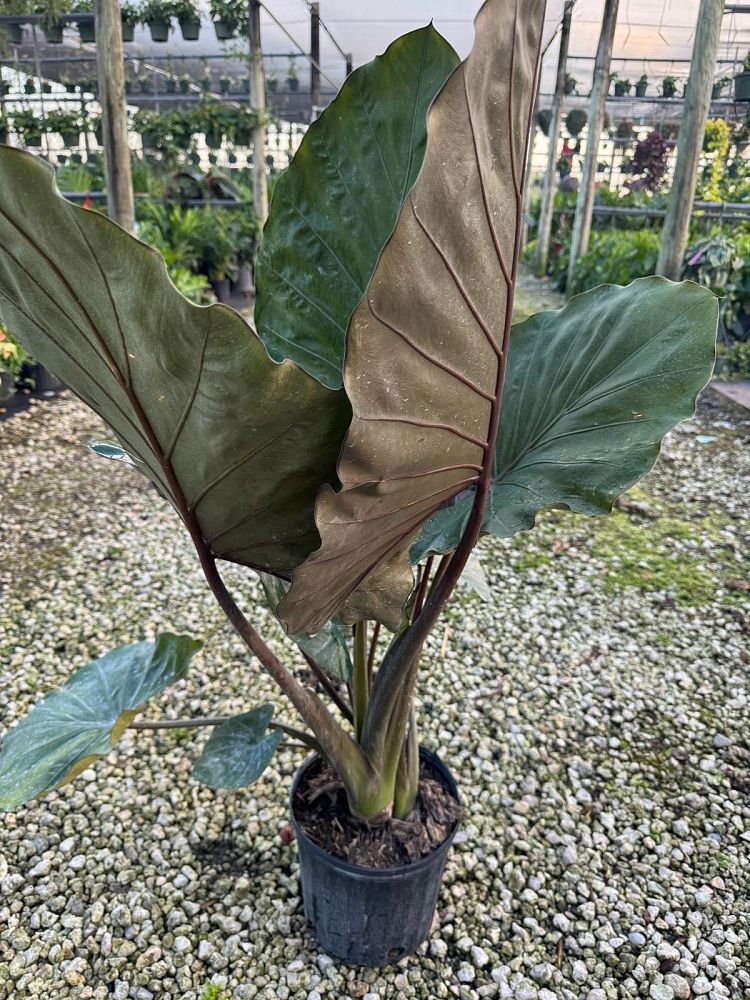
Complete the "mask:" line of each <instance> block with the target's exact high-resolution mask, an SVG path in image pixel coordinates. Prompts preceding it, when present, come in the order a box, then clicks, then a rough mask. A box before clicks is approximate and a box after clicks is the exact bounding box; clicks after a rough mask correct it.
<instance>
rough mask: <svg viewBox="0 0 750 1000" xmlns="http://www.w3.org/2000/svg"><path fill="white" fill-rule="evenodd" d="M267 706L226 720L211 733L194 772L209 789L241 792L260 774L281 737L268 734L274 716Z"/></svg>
mask: <svg viewBox="0 0 750 1000" xmlns="http://www.w3.org/2000/svg"><path fill="white" fill-rule="evenodd" d="M273 708H274V707H273V705H272V704H270V703H267V704H265V705H259V706H258V707H257V708H253V709H251V711H249V712H243V713H242V715H236V716H234V718H232V719H227V721H226V722H222V724H221V725H220V726H217V728H216V729H215V730H214V732H213V733H212V734H211V737H210V738H209V740H208V742H207V743H206V745H205V747H204V748H203V753H202V754H201V756H200V757H199V758H198V760H197V761H196V763H195V767H194V768H193V777H194V778H195V779H196V781H202V782H203V784H204V785H208V787H209V788H217V789H218V788H244V787H245V786H246V785H251V784H252V783H253V782H254V781H257V780H258V778H259V777H260V776H261V774H263V772H264V771H265V769H266V768H267V767H268V765H269V764H270V762H271V758H272V757H273V755H274V753H275V752H276V748H277V747H278V745H279V743H281V740H282V739H283V736H284V734H283V733H282V732H280V731H279V730H272V731H271V732H267V729H268V724H269V723H270V721H271V717H272V716H273Z"/></svg>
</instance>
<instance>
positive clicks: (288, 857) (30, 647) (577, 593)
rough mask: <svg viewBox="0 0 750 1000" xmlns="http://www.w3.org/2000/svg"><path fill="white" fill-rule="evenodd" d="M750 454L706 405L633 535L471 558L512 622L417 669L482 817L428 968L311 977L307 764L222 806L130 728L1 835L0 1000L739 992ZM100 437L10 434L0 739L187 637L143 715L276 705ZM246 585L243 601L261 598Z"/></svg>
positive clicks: (176, 743) (749, 775) (144, 489)
mask: <svg viewBox="0 0 750 1000" xmlns="http://www.w3.org/2000/svg"><path fill="white" fill-rule="evenodd" d="M749 432H750V425H749V424H748V423H747V422H745V423H744V424H743V423H742V422H741V420H740V419H738V417H737V415H736V414H730V413H729V412H728V411H725V410H724V409H722V408H716V407H715V406H714V407H711V408H709V409H707V410H705V411H704V413H703V415H702V416H701V417H700V418H699V419H697V420H694V421H691V422H689V423H688V424H687V425H683V427H682V428H680V429H679V430H678V432H676V433H674V434H673V435H671V436H670V438H669V440H668V443H667V447H666V449H665V454H664V456H663V458H662V460H661V462H660V465H659V468H658V470H657V471H656V472H655V473H654V474H653V475H652V476H651V477H649V480H648V482H647V483H646V484H645V487H644V490H643V491H640V492H637V493H636V494H635V495H634V497H633V498H632V501H633V505H634V506H633V508H632V510H631V512H630V513H619V514H617V515H615V517H614V518H613V519H612V520H610V521H609V523H608V524H605V523H604V522H596V523H595V522H593V521H590V520H585V519H583V518H576V517H572V516H570V515H564V514H559V513H557V514H550V515H547V516H545V517H543V518H542V519H541V525H540V527H539V528H538V529H537V530H536V531H535V532H534V534H533V535H531V536H527V537H525V538H520V539H515V540H513V541H508V542H497V541H488V542H484V543H483V544H482V552H483V560H484V563H485V566H486V568H487V571H488V573H489V576H490V578H491V581H492V583H493V585H494V591H495V594H496V600H495V602H494V604H493V605H488V604H482V603H480V602H479V601H478V599H476V598H474V597H472V596H469V595H468V594H462V595H461V597H460V600H459V601H458V602H457V603H456V604H455V606H454V607H453V608H452V610H451V612H450V615H449V626H450V631H449V634H448V638H447V647H446V654H445V657H444V658H441V656H440V650H441V647H442V645H443V641H444V634H443V631H442V630H441V631H440V632H439V633H438V634H437V635H436V636H435V637H434V638H433V640H431V644H430V649H429V651H428V653H427V655H426V657H425V665H424V668H423V672H422V673H423V677H422V688H421V704H420V711H421V716H422V727H423V728H422V735H423V739H424V741H425V742H426V744H427V745H429V746H433V747H435V748H436V749H438V750H439V752H440V753H441V754H442V755H443V756H444V758H445V759H446V760H447V761H448V762H449V764H450V765H451V767H452V768H453V769H454V771H455V773H456V775H457V777H458V779H459V781H460V783H461V787H462V789H463V792H464V800H465V805H466V813H467V816H466V821H465V825H464V827H463V829H462V831H461V834H460V836H459V837H458V838H457V841H458V842H457V844H456V847H455V848H454V850H453V853H452V856H451V861H450V863H449V867H448V870H447V875H446V880H445V885H444V890H443V893H442V896H441V900H440V906H439V913H438V917H437V920H436V924H435V929H434V933H433V936H432V939H431V940H430V942H429V943H428V944H426V945H425V946H424V947H423V949H422V952H421V954H419V955H418V956H415V957H414V958H412V959H408V960H405V961H404V962H403V963H402V964H401V965H399V966H397V967H392V968H389V969H387V970H382V971H366V970H359V969H347V968H345V967H343V966H341V965H340V964H339V963H337V962H335V961H334V960H332V959H330V958H329V957H328V956H326V955H322V954H320V952H319V950H318V948H317V946H316V943H315V939H314V937H313V936H312V934H311V933H310V931H309V930H308V928H307V927H306V925H305V922H304V919H303V916H302V912H301V907H300V900H299V894H298V883H297V865H296V854H295V849H294V845H291V846H288V845H286V844H285V843H284V842H283V840H282V838H281V837H280V836H279V830H280V828H281V827H282V826H283V825H284V824H285V822H286V793H287V787H288V784H289V780H290V778H291V775H292V773H293V771H294V769H295V767H296V765H297V763H298V761H299V756H298V754H296V753H294V752H291V751H285V752H282V753H280V754H279V755H278V756H277V758H276V760H275V762H274V764H273V765H272V767H271V769H270V771H269V772H268V774H267V776H266V777H265V779H263V780H262V781H261V782H259V783H258V785H256V786H255V787H253V788H251V789H249V790H247V792H245V793H241V794H229V793H214V792H211V791H210V790H208V789H206V788H203V787H201V786H199V785H197V784H196V783H195V782H193V781H192V780H191V778H190V777H189V771H190V766H191V760H192V759H193V758H194V757H195V755H196V753H197V749H198V747H199V746H200V744H201V743H202V741H203V739H205V736H204V735H198V736H196V735H194V734H193V735H186V734H185V733H180V732H171V733H168V734H163V735H155V736H154V735H150V734H146V733H138V734H136V733H128V734H126V736H125V737H124V739H123V740H122V742H121V743H120V744H119V745H118V747H117V748H116V750H115V751H113V753H112V754H111V755H110V756H109V758H108V759H107V760H106V761H104V762H100V763H99V764H97V765H95V766H93V767H92V768H90V769H89V770H87V771H85V772H84V773H83V774H82V775H81V777H80V778H79V779H78V780H77V781H76V782H75V783H74V784H72V785H70V786H68V787H66V788H64V789H62V790H61V791H59V792H57V793H55V794H53V795H50V796H49V797H48V798H47V799H46V800H44V801H43V802H38V803H33V804H31V805H30V806H28V807H26V808H24V809H21V810H19V811H18V812H16V813H14V814H9V815H7V816H5V817H4V819H3V823H2V826H1V827H0V1000H8V998H10V997H11V996H13V997H14V998H15V997H24V998H25V997H38V998H40V1000H67V998H76V1000H87V998H96V1000H107V998H109V997H115V998H122V1000H125V998H133V1000H150V998H152V997H154V998H174V1000H177V998H179V1000H197V998H201V997H203V995H204V990H205V988H206V986H207V985H208V984H210V983H214V984H216V985H217V986H218V987H219V990H220V993H219V994H218V995H222V996H223V997H225V998H230V997H231V998H233V1000H234V998H237V1000H245V998H252V997H259V998H281V1000H283V998H295V1000H297V998H299V1000H319V998H329V1000H330V998H338V997H366V998H368V1000H373V998H375V997H383V998H398V1000H400V998H405V997H421V998H430V1000H432V998H435V997H458V998H466V1000H473V998H478V997H503V998H511V1000H555V998H558V1000H560V998H563V1000H574V998H576V1000H579V998H580V1000H617V998H627V997H644V998H649V1000H671V998H677V1000H682V998H684V1000H687V998H689V997H691V996H701V997H707V998H708V1000H724V998H730V1000H735V998H742V997H745V996H750V936H749V935H750V926H749V924H750V919H749V917H748V911H749V910H750V904H749V903H748V891H747V887H748V885H749V884H750V863H749V861H748V855H749V852H750V804H749V802H748V793H749V792H750V745H749V743H748V732H749V731H750V677H749V674H750V671H749V669H748V664H749V663H750V642H749V639H748V631H749V630H750V613H749V611H748V600H747V598H748V594H747V593H746V592H743V591H741V590H735V589H731V586H730V587H728V586H727V583H728V581H731V580H733V579H747V576H748V568H747V567H748V545H747V543H748V520H747V498H748V493H747V487H748V474H749V473H750V459H749V457H748V434H749ZM101 436H102V431H101V428H100V427H99V426H98V424H97V421H96V419H95V418H93V417H92V416H91V415H90V414H89V413H88V411H87V410H86V409H85V408H84V407H83V406H82V405H81V404H79V403H77V402H75V401H74V400H72V399H70V398H62V399H60V400H58V401H55V402H51V403H45V404H43V405H40V406H37V407H35V408H34V409H32V411H30V412H29V413H28V414H22V415H20V416H18V417H15V418H14V419H13V420H11V421H8V422H7V423H3V424H0V454H1V455H2V462H0V494H1V495H2V505H1V506H0V511H1V512H2V513H1V516H2V531H3V538H4V542H5V545H4V551H3V554H4V558H3V560H2V566H1V567H0V587H1V588H2V599H1V601H0V728H1V729H5V728H7V727H8V726H9V725H10V724H12V723H13V721H14V720H15V719H17V718H18V717H20V716H21V715H22V714H24V713H25V712H26V711H27V709H28V707H29V706H30V705H31V704H32V702H33V700H34V698H35V697H36V695H37V694H38V693H39V692H40V691H44V690H47V689H48V688H50V687H52V686H54V685H57V684H59V683H60V682H61V681H62V680H63V679H64V678H65V677H66V676H67V675H68V674H69V672H70V671H71V669H72V668H73V667H75V666H77V665H80V664H81V663H83V662H84V661H85V660H86V659H87V658H89V657H91V656H95V655H98V654H101V653H102V652H104V651H105V650H106V649H108V648H110V647H112V646H114V645H117V644H119V643H124V642H132V641H134V640H137V639H139V638H142V637H144V636H146V635H153V634H154V633H155V632H156V631H158V630H165V629H168V628H169V629H173V630H176V631H186V632H191V633H193V634H195V635H196V636H200V637H202V638H203V639H204V640H205V641H206V650H205V652H204V653H203V654H202V655H201V656H200V658H199V659H198V660H197V661H196V665H195V668H194V670H193V673H192V677H191V678H190V680H189V682H187V683H184V684H182V685H179V686H178V687H177V688H176V689H175V690H174V692H173V693H172V695H171V696H170V697H166V698H163V699H162V700H161V702H160V704H158V705H154V706H152V708H151V715H152V716H157V715H158V714H160V713H161V712H162V711H164V712H168V713H169V714H171V715H177V714H180V715H192V714H213V713H223V712H226V711H232V710H239V709H241V708H243V707H249V705H250V704H251V703H252V701H255V700H261V699H263V698H266V697H268V696H269V695H270V696H272V697H274V696H275V693H274V692H273V690H272V688H271V685H270V684H269V683H268V682H266V680H265V679H264V677H263V676H262V675H261V674H260V671H259V669H258V667H257V664H255V663H252V662H249V661H248V659H247V658H246V657H245V656H244V653H243V651H242V648H241V646H240V644H239V643H238V642H237V641H235V639H234V638H233V636H232V634H231V633H230V631H229V629H228V627H227V626H226V625H225V624H224V622H223V621H222V619H221V616H220V614H219V613H218V612H217V611H216V610H215V609H214V608H213V606H212V603H211V599H210V597H209V595H208V594H207V591H206V589H205V587H204V586H203V584H202V581H201V577H200V574H199V570H198V568H197V565H196V560H195V559H194V557H193V555H192V552H191V550H190V547H189V544H188V542H187V539H186V537H185V535H184V533H183V532H182V531H181V530H180V528H179V526H178V524H177V519H176V516H175V515H174V514H173V512H172V511H171V510H170V509H168V508H167V507H166V506H165V504H164V503H163V502H162V501H160V500H159V499H158V498H157V497H156V495H155V494H154V492H153V491H152V490H151V489H150V488H149V487H148V486H147V485H146V484H145V483H144V482H143V481H142V480H141V479H140V478H139V477H138V476H137V475H136V474H135V473H134V472H133V471H132V470H129V469H127V468H124V467H122V466H118V465H116V464H112V463H110V464H107V463H103V462H102V461H101V460H98V459H96V458H95V457H94V456H92V455H90V454H88V453H87V452H86V450H85V449H84V448H83V447H82V442H83V441H85V440H87V439H89V438H91V437H101ZM701 436H704V437H707V438H714V439H715V440H710V441H705V440H699V437H701ZM649 515H653V517H650V516H649ZM634 574H635V578H636V579H637V577H638V575H639V574H640V576H641V578H642V583H643V585H644V586H643V587H640V588H639V587H634V586H632V585H631V584H632V582H633V579H634ZM228 577H229V579H230V581H231V582H232V584H233V586H235V587H236V588H237V589H238V590H239V592H240V594H241V596H242V597H243V600H244V601H245V602H247V603H250V602H251V601H252V599H253V596H254V594H255V584H254V583H253V581H252V579H251V574H249V573H243V572H242V571H240V570H238V569H236V568H230V570H229V571H228ZM253 617H254V618H255V619H256V620H260V621H261V623H262V624H263V625H264V627H266V628H267V627H268V617H267V615H265V614H263V613H259V614H254V615H253ZM275 641H278V642H279V643H280V639H279V637H278V633H276V640H275ZM248 692H252V694H251V695H249V694H248ZM276 698H277V701H278V702H279V703H280V702H281V698H280V697H278V696H276ZM248 699H250V700H248ZM288 717H290V718H291V715H288ZM206 996H207V997H211V993H210V992H209V993H208V994H206ZM214 1000H215V998H214Z"/></svg>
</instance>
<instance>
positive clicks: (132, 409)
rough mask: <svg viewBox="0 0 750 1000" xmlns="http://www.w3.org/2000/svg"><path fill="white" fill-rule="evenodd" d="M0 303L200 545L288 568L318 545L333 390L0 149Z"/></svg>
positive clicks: (339, 399)
mask: <svg viewBox="0 0 750 1000" xmlns="http://www.w3.org/2000/svg"><path fill="white" fill-rule="evenodd" d="M0 315H2V317H3V319H4V320H5V321H6V322H7V324H8V325H9V326H10V328H11V329H12V330H13V333H14V334H15V335H16V336H17V337H18V339H19V340H20V341H21V342H22V343H23V344H24V346H25V347H27V348H28V349H29V351H30V352H31V354H32V355H33V356H34V357H35V358H36V359H37V360H39V361H41V362H42V363H43V364H44V365H46V366H47V367H48V368H50V369H51V370H52V371H54V372H55V374H56V375H58V376H59V377H60V378H62V379H63V381H64V382H65V383H66V384H67V385H68V386H70V388H71V389H72V390H73V391H74V392H75V393H77V395H79V396H80V397H81V398H82V399H83V400H84V401H85V402H86V403H88V404H89V405H90V406H91V407H92V408H93V409H94V410H95V411H96V412H97V413H98V414H99V415H100V416H101V417H102V418H103V419H104V420H105V421H107V423H108V424H109V425H110V427H111V428H112V429H113V430H114V432H115V434H116V435H117V438H118V441H117V444H118V445H119V447H120V448H122V450H123V452H125V453H126V454H127V455H129V456H130V457H131V459H132V460H133V462H134V463H135V465H136V466H137V467H138V469H140V470H141V471H142V472H143V473H145V474H146V475H147V476H148V477H149V478H150V479H151V481H152V482H153V484H154V486H155V487H156V489H157V490H158V491H159V492H160V493H161V494H162V496H164V497H165V498H167V499H168V500H169V502H170V503H171V504H172V505H173V506H174V507H175V509H176V510H177V511H178V513H179V514H180V515H181V516H182V518H183V520H184V521H185V523H186V524H187V526H188V528H189V530H190V531H191V534H192V536H193V538H194V539H195V538H198V536H200V537H201V538H202V539H203V542H204V544H205V546H206V547H207V548H208V549H209V550H210V551H211V552H212V553H213V555H215V556H217V557H220V558H223V559H230V560H233V561H235V562H239V563H242V564H243V565H247V566H252V567H254V568H258V569H262V570H269V571H272V572H275V573H280V574H281V575H288V574H289V573H290V572H291V570H292V569H293V568H294V567H295V566H297V565H299V563H300V562H302V560H303V559H304V558H305V557H306V556H307V555H308V554H309V552H311V551H312V550H313V549H314V548H315V547H316V545H317V544H318V535H317V532H316V530H315V523H314V518H313V509H314V502H315V496H316V493H317V490H318V487H319V486H320V484H321V483H322V482H324V481H325V480H326V478H328V477H330V478H331V479H334V478H335V463H336V456H337V454H338V451H339V447H340V444H341V440H342V438H343V435H344V432H345V429H346V424H347V421H348V417H349V408H348V403H347V401H346V399H345V397H344V394H343V393H334V392H329V391H328V390H326V389H324V388H323V387H322V386H321V385H320V383H318V382H317V381H316V380H315V379H313V378H311V377H310V376H309V375H307V374H306V373H305V372H303V371H302V370H301V369H299V368H298V367H297V366H296V365H294V364H292V363H291V362H285V363H284V364H281V365H279V364H276V363H274V362H273V361H271V359H270V358H269V357H268V354H267V352H266V350H265V348H264V346H263V344H262V343H261V341H260V340H259V339H258V337H257V336H256V334H255V332H254V331H253V330H252V328H251V327H249V326H248V325H247V323H245V321H244V320H243V319H242V318H241V317H240V316H239V315H238V314H237V313H235V312H233V311H232V310H231V309H227V308H226V307H224V306H219V305H214V306H209V307H208V308H206V307H201V306H196V305H194V304H193V303H191V302H189V301H188V300H187V299H186V298H184V297H183V296H182V295H181V294H180V293H179V292H178V291H177V289H176V288H175V287H174V285H173V284H172V283H171V281H170V280H169V277H168V275H167V271H166V268H165V266H164V261H163V260H162V258H161V257H160V256H159V254H157V253H156V251H154V250H152V249H150V248H149V247H147V246H146V245H145V244H143V243H139V242H138V241H137V240H135V239H133V238H132V237H131V236H129V235H128V234H127V233H125V232H124V231H123V230H122V229H120V228H119V227H118V226H116V225H115V224H114V223H112V222H110V221H109V220H108V219H106V218H104V216H102V215H100V214H99V213H98V212H91V211H86V210H84V209H81V208H78V207H76V206H74V205H71V204H70V203H69V202H67V201H65V200H64V199H63V198H61V197H60V195H59V193H58V192H57V191H56V189H55V185H54V178H53V174H52V171H51V170H50V168H49V167H48V166H47V165H46V164H45V163H43V162H42V161H41V160H38V159H35V158H34V157H32V156H30V155H29V154H27V153H24V152H21V151H20V150H16V149H11V148H9V147H5V146H3V147H0ZM98 450H99V452H100V454H101V453H102V450H101V448H99V449H98ZM109 454H110V457H112V455H113V452H112V451H110V452H109Z"/></svg>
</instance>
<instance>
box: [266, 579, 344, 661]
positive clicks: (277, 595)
mask: <svg viewBox="0 0 750 1000" xmlns="http://www.w3.org/2000/svg"><path fill="white" fill-rule="evenodd" d="M259 575H260V582H261V584H262V586H263V590H264V592H265V595H266V602H267V604H268V607H269V608H270V609H271V611H272V612H273V613H274V615H275V614H276V608H277V607H278V605H279V601H280V600H281V599H282V597H283V596H284V594H286V592H287V591H288V590H289V584H288V583H287V581H286V580H280V579H279V578H278V577H277V576H271V575H270V573H260V574H259ZM279 624H281V626H282V628H283V627H284V626H283V624H282V623H281V622H279ZM348 631H349V632H351V630H350V629H349V630H348ZM346 637H347V632H346V631H345V629H344V626H342V625H341V624H340V623H339V622H335V621H333V622H328V623H327V624H326V625H324V626H323V628H322V629H321V630H320V631H319V632H317V633H316V634H315V635H308V634H307V633H306V632H302V633H300V634H299V635H290V636H289V638H290V639H291V640H292V641H293V642H295V643H296V644H297V645H298V646H299V648H300V649H301V650H302V652H303V653H305V654H307V656H309V657H310V658H311V659H313V660H315V662H316V663H317V664H318V665H319V666H321V667H322V668H323V669H324V670H327V671H328V673H329V674H332V675H333V676H334V677H338V678H339V680H342V681H348V680H349V679H350V677H351V675H352V660H351V656H350V654H349V645H348V643H347V638H346Z"/></svg>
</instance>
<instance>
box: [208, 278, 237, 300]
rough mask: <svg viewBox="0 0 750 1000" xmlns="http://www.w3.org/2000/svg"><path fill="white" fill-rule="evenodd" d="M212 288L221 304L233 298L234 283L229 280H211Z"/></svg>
mask: <svg viewBox="0 0 750 1000" xmlns="http://www.w3.org/2000/svg"><path fill="white" fill-rule="evenodd" d="M210 283H211V287H212V288H213V290H214V294H215V295H216V298H217V299H218V300H219V302H223V303H225V304H226V303H227V302H229V301H231V298H232V282H231V281H230V280H229V278H211V280H210Z"/></svg>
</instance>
